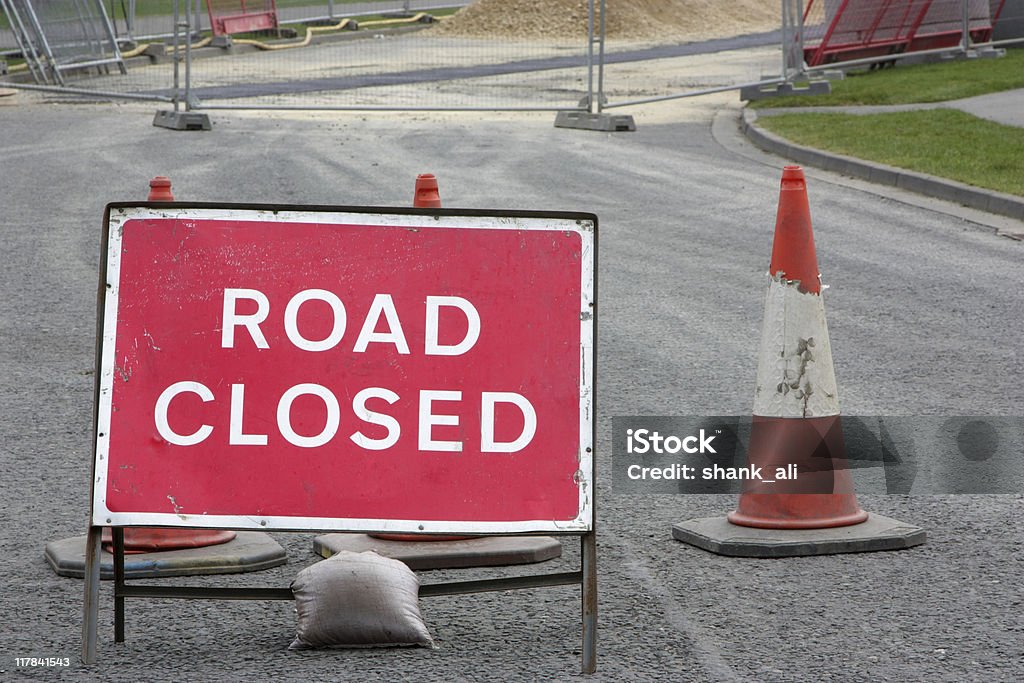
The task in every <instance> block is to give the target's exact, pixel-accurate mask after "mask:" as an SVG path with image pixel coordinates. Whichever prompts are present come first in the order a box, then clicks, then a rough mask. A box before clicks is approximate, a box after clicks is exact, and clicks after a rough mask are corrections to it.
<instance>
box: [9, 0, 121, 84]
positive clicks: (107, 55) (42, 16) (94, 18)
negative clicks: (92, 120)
mask: <svg viewBox="0 0 1024 683" xmlns="http://www.w3.org/2000/svg"><path fill="white" fill-rule="evenodd" d="M4 10H5V14H6V15H7V17H8V22H9V23H10V25H11V27H12V28H13V29H14V31H15V35H16V36H18V38H19V40H18V44H19V47H20V49H21V52H22V56H23V57H24V58H25V60H26V61H27V62H28V63H29V66H30V69H31V71H32V74H33V76H34V77H35V78H36V80H37V82H40V81H41V82H44V83H56V84H63V83H64V80H65V75H66V74H67V73H70V72H73V71H76V70H81V69H88V68H97V69H102V70H106V69H108V68H109V66H110V65H116V66H117V67H118V68H119V70H121V71H122V72H123V71H124V64H123V60H122V58H121V52H120V50H119V48H118V45H117V41H116V39H115V38H114V34H113V29H112V26H111V24H110V20H109V18H108V17H107V13H106V10H105V9H104V7H103V3H102V1H101V0H4Z"/></svg>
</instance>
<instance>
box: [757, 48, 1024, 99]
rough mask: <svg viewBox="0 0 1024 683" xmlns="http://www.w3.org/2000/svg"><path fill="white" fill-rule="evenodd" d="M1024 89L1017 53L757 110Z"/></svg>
mask: <svg viewBox="0 0 1024 683" xmlns="http://www.w3.org/2000/svg"><path fill="white" fill-rule="evenodd" d="M1014 88H1024V49H1011V50H1007V51H1006V56H1005V57H1001V58H997V59H971V60H959V61H954V62H946V63H940V64H918V65H913V66H910V65H902V66H901V65H896V66H895V67H893V68H889V69H882V70H878V71H867V72H860V73H851V74H848V75H847V77H846V79H844V80H842V81H833V82H832V94H830V95H817V96H806V95H804V96H792V97H773V98H768V99H764V100H758V101H757V102H752V103H751V105H750V106H751V107H754V108H757V109H765V108H772V107H821V106H825V107H827V106H838V105H858V104H912V103H915V102H945V101H947V100H956V99H960V98H963V97H973V96H975V95H984V94H986V93H991V92H998V91H1001V90H1012V89H1014Z"/></svg>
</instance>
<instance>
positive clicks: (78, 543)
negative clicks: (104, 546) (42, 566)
mask: <svg viewBox="0 0 1024 683" xmlns="http://www.w3.org/2000/svg"><path fill="white" fill-rule="evenodd" d="M85 540H86V537H85V536H75V537H73V538H66V539H63V540H61V541H51V542H50V543H47V544H46V561H47V562H48V563H49V564H50V566H51V567H52V568H53V571H55V572H57V574H58V575H60V576H69V577H72V578H77V579H80V578H83V577H84V576H85ZM287 561H288V557H287V555H286V554H285V551H284V548H282V547H281V546H280V545H279V544H278V542H277V541H275V540H274V539H272V538H271V537H270V536H269V535H267V534H264V533H261V532H259V531H239V532H238V534H237V536H236V537H235V539H234V540H233V541H229V542H227V543H221V544H219V545H213V546H207V547H204V548H187V549H182V550H166V551H161V552H150V553H137V554H133V555H125V556H124V574H125V578H129V579H142V578H156V577H165V576H201V575H206V574H241V573H243V572H255V571H260V570H263V569H270V568H271V567H278V566H280V565H282V564H285V563H286V562H287ZM100 578H102V579H113V578H114V556H113V555H112V554H110V553H108V552H102V553H100Z"/></svg>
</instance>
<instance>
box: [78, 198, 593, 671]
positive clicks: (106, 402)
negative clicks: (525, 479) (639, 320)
mask: <svg viewBox="0 0 1024 683" xmlns="http://www.w3.org/2000/svg"><path fill="white" fill-rule="evenodd" d="M243 216H244V219H245V220H250V221H265V222H268V223H270V222H273V223H281V224H288V223H301V222H305V223H307V224H308V223H309V220H310V218H311V217H315V218H317V219H319V221H320V222H322V223H324V224H326V225H331V224H339V225H370V226H373V225H377V226H384V227H405V228H407V227H408V226H409V225H410V224H411V223H410V221H411V219H413V218H415V217H421V218H426V219H429V220H431V222H432V224H433V223H436V224H437V225H438V226H444V227H445V228H450V229H453V230H459V229H464V228H474V227H475V228H484V229H494V230H503V229H511V230H530V229H547V230H558V231H567V232H568V231H571V232H575V233H576V234H579V235H581V237H582V238H583V239H582V245H583V253H582V254H581V272H582V277H581V299H582V301H581V306H583V308H582V309H581V314H580V325H581V327H580V331H581V334H580V352H579V358H580V368H579V371H580V404H579V407H580V411H579V413H580V432H579V439H580V441H579V453H578V457H579V473H578V476H579V477H580V479H579V484H580V486H579V492H580V508H579V514H578V515H577V518H576V519H575V520H572V521H571V522H569V523H566V522H565V521H560V522H551V521H550V520H529V521H525V522H521V523H515V522H512V523H510V522H508V521H505V522H483V523H481V522H479V521H473V522H469V523H465V522H460V521H458V520H454V521H449V522H438V521H433V522H430V523H428V524H424V523H423V522H422V521H420V520H381V519H332V518H320V517H313V518H307V517H287V516H286V517H273V516H262V517H260V516H256V517H250V516H243V515H220V516H217V515H213V516H206V515H176V514H171V515H166V514H149V513H147V514H132V513H127V514H126V513H118V512H113V511H111V510H109V509H107V507H106V505H105V500H104V497H103V495H102V494H103V491H104V490H105V481H106V471H105V467H106V464H105V463H106V462H108V461H109V459H108V458H107V457H106V455H107V453H106V451H105V448H107V446H108V445H109V441H108V438H109V433H110V429H109V427H110V418H111V414H110V410H111V386H112V384H111V378H112V377H113V372H114V364H113V362H112V353H113V346H114V335H115V329H116V323H117V302H118V284H119V279H118V275H119V267H120V266H119V254H120V249H121V245H120V240H119V233H120V230H119V229H118V228H119V226H121V225H123V223H124V221H125V220H127V219H128V218H129V217H131V218H145V217H152V218H161V219H166V218H176V217H192V218H195V217H202V218H203V219H206V220H218V219H222V220H241V218H240V217H243ZM353 219H358V222H356V223H351V222H350V223H345V221H351V220H353ZM412 223H414V224H418V225H422V224H423V221H419V222H416V221H413V222H412ZM318 225H319V223H318ZM103 244H104V247H105V248H104V251H103V257H102V262H101V265H100V279H99V286H98V293H97V345H96V384H95V392H94V428H95V434H94V442H93V443H94V449H95V450H94V454H93V476H92V479H91V481H92V482H93V483H92V486H93V497H92V504H91V511H90V525H89V529H88V537H87V542H86V569H85V579H86V580H85V599H84V606H83V612H84V618H83V643H82V660H83V661H84V662H85V663H87V664H88V663H93V662H95V660H96V655H97V621H98V608H99V581H100V576H99V573H100V572H99V570H100V549H101V531H102V529H103V528H104V527H107V526H109V527H113V541H114V543H113V545H114V548H113V554H114V579H115V580H114V608H115V625H114V626H115V628H114V631H115V641H116V642H122V641H123V640H124V631H125V628H124V627H125V621H124V599H125V598H127V597H159V598H208V599H292V594H291V590H290V589H288V588H199V587H189V586H164V585H160V586H157V585H151V586H145V585H136V584H132V585H128V584H126V583H125V577H124V528H125V527H127V526H174V527H191V528H228V529H239V530H246V529H259V530H269V529H273V530H277V531H378V532H380V531H385V532H389V531H401V532H405V533H413V534H416V533H424V534H429V533H460V534H488V535H493V534H501V535H524V534H531V533H545V534H557V535H574V536H579V537H580V542H581V563H580V568H579V570H578V571H572V572H562V573H552V574H542V575H534V576H514V577H503V578H495V579H486V580H482V581H464V582H455V583H444V584H428V585H424V586H422V587H421V589H420V595H421V596H432V595H452V594H461V593H475V592H483V591H498V590H509V589H514V588H534V587H544V586H556V585H574V584H580V585H581V610H582V611H581V615H582V637H583V648H582V669H583V671H584V672H585V673H591V672H593V671H594V670H595V669H596V624H597V570H596V562H597V552H596V513H595V500H594V497H595V496H594V493H595V486H594V470H595V460H596V458H595V456H594V448H595V444H596V430H595V423H594V414H595V411H594V405H595V400H596V382H595V369H596V368H595V361H596V341H597V340H596V329H597V307H596V301H597V273H596V264H597V217H596V216H594V215H593V214H585V213H564V212H533V211H520V212H515V211H475V210H459V209H408V208H380V207H321V206H317V207H300V206H276V205H237V204H211V203H176V202H160V203H115V204H110V205H108V206H107V210H106V214H105V218H104V225H103Z"/></svg>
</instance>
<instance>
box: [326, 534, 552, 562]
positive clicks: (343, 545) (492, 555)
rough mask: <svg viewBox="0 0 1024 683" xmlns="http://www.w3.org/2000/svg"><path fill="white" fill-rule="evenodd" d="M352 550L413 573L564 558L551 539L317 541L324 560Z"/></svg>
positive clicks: (348, 537) (350, 537)
mask: <svg viewBox="0 0 1024 683" xmlns="http://www.w3.org/2000/svg"><path fill="white" fill-rule="evenodd" d="M342 550H348V551H351V552H354V553H361V552H364V551H366V550H373V551H374V552H376V553H377V554H378V555H383V556H384V557H390V558H392V559H394V560H400V561H402V562H404V563H405V564H407V565H408V566H409V568H410V569H456V568H465V567H500V566H504V565H510V564H532V563H535V562H543V561H545V560H551V559H554V558H556V557H559V556H561V554H562V544H561V543H559V542H558V540H557V539H554V538H551V537H549V536H485V537H482V538H471V539H467V540H464V541H390V540H387V539H383V538H374V537H372V536H368V535H366V534H326V535H324V536H317V537H316V538H315V539H313V552H315V553H316V554H318V555H321V556H322V557H330V556H331V555H333V554H335V553H337V552H339V551H342Z"/></svg>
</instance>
